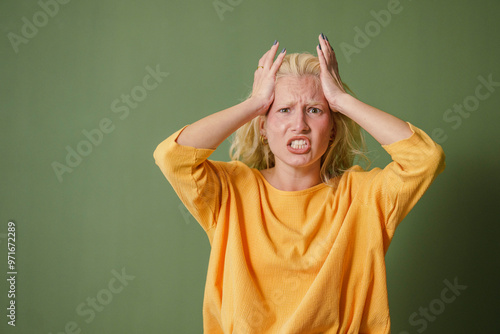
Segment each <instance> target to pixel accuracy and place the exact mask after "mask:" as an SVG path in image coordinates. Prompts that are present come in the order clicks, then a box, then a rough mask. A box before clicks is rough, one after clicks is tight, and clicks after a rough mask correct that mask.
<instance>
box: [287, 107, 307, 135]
mask: <svg viewBox="0 0 500 334" xmlns="http://www.w3.org/2000/svg"><path fill="white" fill-rule="evenodd" d="M291 121H292V129H293V130H294V132H297V133H302V132H306V131H309V125H308V124H307V118H306V112H305V111H303V110H300V109H299V110H296V112H294V113H293V117H292V120H291Z"/></svg>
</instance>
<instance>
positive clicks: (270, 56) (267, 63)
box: [261, 41, 280, 69]
mask: <svg viewBox="0 0 500 334" xmlns="http://www.w3.org/2000/svg"><path fill="white" fill-rule="evenodd" d="M279 44H280V43H279V42H278V41H276V42H275V43H274V44H273V46H271V49H269V51H267V52H266V55H265V58H264V62H263V63H262V64H261V65H262V66H264V69H269V68H271V66H272V65H273V61H274V57H275V56H276V51H278V47H279Z"/></svg>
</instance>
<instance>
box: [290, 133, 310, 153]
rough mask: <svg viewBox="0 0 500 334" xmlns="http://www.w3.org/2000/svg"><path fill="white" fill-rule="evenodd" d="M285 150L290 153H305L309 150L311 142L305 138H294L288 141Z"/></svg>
mask: <svg viewBox="0 0 500 334" xmlns="http://www.w3.org/2000/svg"><path fill="white" fill-rule="evenodd" d="M287 148H288V151H290V152H292V153H296V154H301V153H307V152H309V150H310V149H311V142H310V141H309V138H307V137H296V138H292V139H290V140H289V141H288V144H287Z"/></svg>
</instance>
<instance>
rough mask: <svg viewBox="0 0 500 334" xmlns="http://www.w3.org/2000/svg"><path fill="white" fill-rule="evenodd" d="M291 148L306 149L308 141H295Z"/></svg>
mask: <svg viewBox="0 0 500 334" xmlns="http://www.w3.org/2000/svg"><path fill="white" fill-rule="evenodd" d="M290 146H291V147H292V148H304V147H306V141H305V140H304V139H300V140H293V141H292V142H291V143H290Z"/></svg>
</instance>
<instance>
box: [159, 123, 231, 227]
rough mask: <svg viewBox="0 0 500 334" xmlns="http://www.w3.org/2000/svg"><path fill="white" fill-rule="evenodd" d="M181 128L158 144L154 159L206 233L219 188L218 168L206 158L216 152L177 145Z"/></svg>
mask: <svg viewBox="0 0 500 334" xmlns="http://www.w3.org/2000/svg"><path fill="white" fill-rule="evenodd" d="M186 127H187V125H186V126H185V127H183V128H182V129H180V130H178V131H177V132H175V133H173V134H172V135H171V136H170V137H168V138H167V139H165V140H164V141H163V142H162V143H160V144H159V145H158V147H157V148H156V150H155V151H154V159H155V162H156V164H157V165H158V167H160V170H161V171H162V173H163V175H165V177H166V178H167V180H168V181H169V182H170V184H171V185H172V187H173V188H174V190H175V192H176V193H177V196H178V197H179V199H180V200H181V201H182V203H183V204H184V205H185V206H186V208H187V209H188V210H189V212H190V213H191V214H192V215H193V217H194V218H195V219H196V220H197V221H198V223H200V225H201V226H202V227H203V229H204V230H205V231H206V232H208V230H210V229H211V228H212V227H213V226H214V225H215V223H216V221H217V218H218V213H219V209H220V203H221V196H222V193H223V192H222V190H221V189H222V187H223V186H224V183H225V180H224V178H221V177H220V175H221V170H220V168H221V167H220V166H219V165H218V164H217V162H215V161H210V160H208V157H209V156H210V155H211V154H212V153H213V152H214V151H215V150H212V149H199V148H194V147H190V146H184V145H180V144H178V143H177V141H176V140H177V138H178V136H179V134H180V133H181V132H182V131H183V130H184V129H185V128H186Z"/></svg>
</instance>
